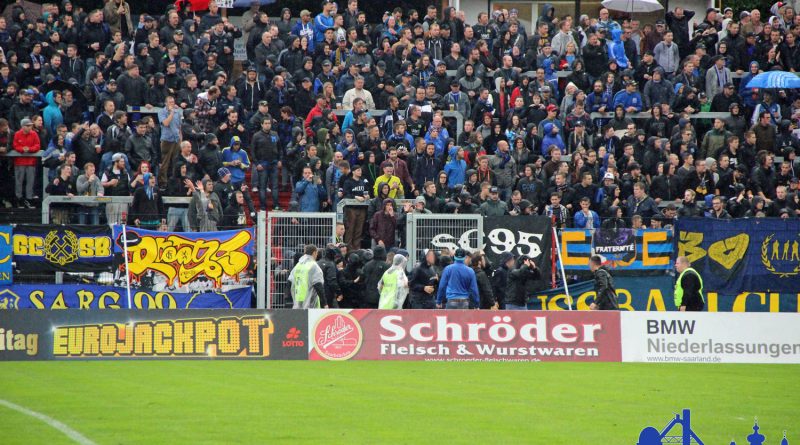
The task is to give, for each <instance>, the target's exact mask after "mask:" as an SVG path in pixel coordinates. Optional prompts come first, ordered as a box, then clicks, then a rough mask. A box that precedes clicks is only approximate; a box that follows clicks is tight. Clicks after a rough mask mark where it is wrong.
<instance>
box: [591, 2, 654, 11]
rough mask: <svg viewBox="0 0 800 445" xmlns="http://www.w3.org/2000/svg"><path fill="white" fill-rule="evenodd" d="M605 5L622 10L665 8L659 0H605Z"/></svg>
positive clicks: (615, 9)
mask: <svg viewBox="0 0 800 445" xmlns="http://www.w3.org/2000/svg"><path fill="white" fill-rule="evenodd" d="M603 6H605V7H606V8H608V9H613V10H614V11H622V12H654V11H661V10H662V9H664V7H663V6H661V3H659V2H658V0H603Z"/></svg>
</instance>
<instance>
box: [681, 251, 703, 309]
mask: <svg viewBox="0 0 800 445" xmlns="http://www.w3.org/2000/svg"><path fill="white" fill-rule="evenodd" d="M675 270H676V271H678V273H679V274H680V275H678V280H677V281H676V282H675V307H677V308H679V310H680V311H681V312H686V311H702V310H703V308H704V307H705V305H706V302H705V298H704V297H703V278H702V277H700V274H699V273H698V272H697V271H696V270H694V269H692V265H691V264H690V263H689V259H688V258H686V257H685V256H679V257H678V258H677V259H676V260H675Z"/></svg>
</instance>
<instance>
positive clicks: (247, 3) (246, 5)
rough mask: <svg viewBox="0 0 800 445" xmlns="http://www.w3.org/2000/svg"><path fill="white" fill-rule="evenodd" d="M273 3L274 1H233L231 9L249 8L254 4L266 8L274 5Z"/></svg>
mask: <svg viewBox="0 0 800 445" xmlns="http://www.w3.org/2000/svg"><path fill="white" fill-rule="evenodd" d="M275 1H276V0H233V7H234V8H249V7H250V6H251V5H252V4H253V3H256V4H258V5H260V6H266V5H271V4H273V3H275Z"/></svg>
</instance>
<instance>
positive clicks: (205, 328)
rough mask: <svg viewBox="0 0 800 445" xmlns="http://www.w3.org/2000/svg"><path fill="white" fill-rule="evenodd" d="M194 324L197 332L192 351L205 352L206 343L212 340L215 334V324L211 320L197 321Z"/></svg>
mask: <svg viewBox="0 0 800 445" xmlns="http://www.w3.org/2000/svg"><path fill="white" fill-rule="evenodd" d="M195 325H196V327H195V330H196V332H197V334H196V335H195V341H194V344H195V349H194V352H195V353H196V354H205V353H206V345H207V344H208V343H211V342H212V341H214V337H216V335H217V332H216V326H215V325H214V322H213V321H211V320H204V321H198V322H197V323H195Z"/></svg>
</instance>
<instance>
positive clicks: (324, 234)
mask: <svg viewBox="0 0 800 445" xmlns="http://www.w3.org/2000/svg"><path fill="white" fill-rule="evenodd" d="M259 223H260V224H259V227H258V230H259V232H262V230H263V231H264V238H266V239H265V241H266V255H265V260H264V264H265V266H266V267H265V269H266V270H265V275H266V280H264V281H265V282H264V284H263V289H264V291H265V297H264V298H265V299H266V301H265V305H266V308H267V309H280V308H285V307H291V304H292V299H291V295H290V289H289V281H288V278H289V273H290V272H291V271H292V267H294V259H295V256H298V257H299V255H302V253H303V249H304V248H305V246H306V245H308V244H313V245H315V246H317V247H324V246H325V245H326V244H328V243H329V242H331V241H332V240H333V235H334V233H335V230H336V214H335V213H333V212H330V213H303V212H270V213H269V214H268V215H267V216H266V218H265V219H262V218H259ZM259 235H260V233H259ZM262 245H263V244H262ZM260 298H261V297H260V296H259V299H260ZM259 303H260V301H259ZM259 305H260V304H259Z"/></svg>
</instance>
